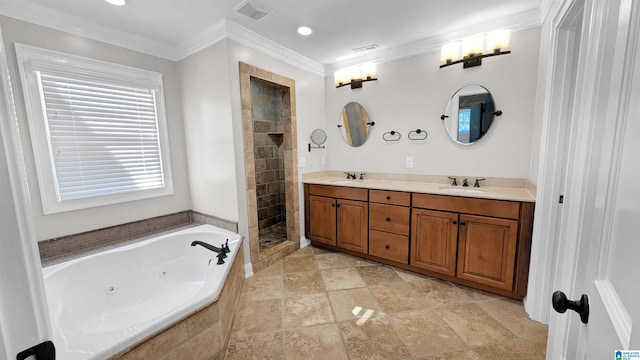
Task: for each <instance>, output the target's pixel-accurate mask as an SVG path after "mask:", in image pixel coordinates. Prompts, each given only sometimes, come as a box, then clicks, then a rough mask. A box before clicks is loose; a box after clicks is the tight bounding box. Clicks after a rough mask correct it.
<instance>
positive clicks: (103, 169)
mask: <svg viewBox="0 0 640 360" xmlns="http://www.w3.org/2000/svg"><path fill="white" fill-rule="evenodd" d="M37 74H38V84H39V87H40V92H41V94H42V99H43V101H44V105H45V111H46V121H47V127H48V131H49V141H50V147H51V153H52V155H53V165H54V169H53V171H54V174H55V177H56V181H57V198H58V200H59V201H64V200H70V199H78V198H86V197H93V196H101V195H105V194H118V193H124V192H129V191H135V190H144V189H154V188H158V187H163V186H164V180H163V176H162V161H161V158H160V144H159V141H158V126H157V122H156V108H155V96H154V93H153V91H152V90H149V89H137V88H128V87H123V86H116V85H110V84H105V83H97V82H91V81H85V80H80V79H73V78H69V77H62V76H56V75H49V74H45V73H43V72H40V71H38V72H37Z"/></svg>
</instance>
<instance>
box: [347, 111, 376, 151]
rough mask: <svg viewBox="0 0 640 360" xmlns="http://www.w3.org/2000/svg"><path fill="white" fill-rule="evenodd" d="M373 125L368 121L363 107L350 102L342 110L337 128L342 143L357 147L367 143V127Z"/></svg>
mask: <svg viewBox="0 0 640 360" xmlns="http://www.w3.org/2000/svg"><path fill="white" fill-rule="evenodd" d="M373 125H375V123H374V122H370V121H369V117H368V116H367V111H366V110H365V109H364V106H362V105H360V104H358V103H357V102H350V103H348V104H347V105H345V106H344V107H343V108H342V112H341V113H340V120H339V121H338V128H339V129H340V134H342V138H343V139H344V141H345V142H346V143H347V144H349V145H350V146H353V147H358V146H360V145H362V144H364V143H365V141H367V137H368V136H369V126H373Z"/></svg>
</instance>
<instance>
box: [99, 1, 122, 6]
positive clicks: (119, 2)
mask: <svg viewBox="0 0 640 360" xmlns="http://www.w3.org/2000/svg"><path fill="white" fill-rule="evenodd" d="M104 1H106V2H108V3H109V4H111V5H115V6H124V5H126V4H127V1H126V0H104Z"/></svg>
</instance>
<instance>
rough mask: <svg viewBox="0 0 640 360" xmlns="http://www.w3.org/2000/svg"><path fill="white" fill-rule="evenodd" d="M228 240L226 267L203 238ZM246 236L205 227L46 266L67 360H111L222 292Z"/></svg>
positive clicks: (57, 335) (57, 340)
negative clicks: (242, 240) (204, 244)
mask: <svg viewBox="0 0 640 360" xmlns="http://www.w3.org/2000/svg"><path fill="white" fill-rule="evenodd" d="M227 239H228V240H229V248H230V250H231V251H230V253H228V254H227V258H226V259H224V262H225V264H223V265H217V262H218V259H217V257H216V256H217V254H216V253H215V252H213V251H211V250H209V249H207V248H205V247H203V246H199V245H198V246H191V243H192V242H193V241H202V242H205V243H208V244H210V245H214V246H216V247H220V245H221V244H223V243H225V241H226V240H227ZM239 245H240V235H238V234H235V233H233V232H230V231H227V230H224V229H221V228H218V227H215V226H211V225H198V226H194V227H192V228H188V229H185V230H180V231H177V232H173V233H169V234H165V235H162V236H158V237H156V238H153V239H149V240H145V241H142V242H138V243H135V244H132V245H127V246H124V247H120V248H117V249H113V250H110V251H106V252H102V253H99V254H95V255H90V256H87V257H84V258H79V259H74V260H71V261H68V262H65V263H62V264H57V265H53V266H50V267H47V268H45V269H44V270H43V272H44V282H45V288H46V293H47V300H48V303H49V314H50V317H51V322H52V326H53V342H54V344H55V346H56V354H57V358H58V359H61V360H80V359H106V358H108V357H109V356H112V355H115V354H117V353H118V352H120V351H122V350H124V349H126V348H127V347H129V346H131V345H133V344H135V343H137V342H139V341H140V340H142V339H144V338H146V337H149V336H150V335H153V334H155V333H157V332H158V331H159V330H161V329H163V328H165V327H167V326H169V325H171V324H173V323H175V322H176V321H178V320H180V319H182V318H184V317H186V316H188V315H190V314H191V313H193V312H195V311H196V310H198V309H200V308H202V307H203V306H205V305H207V304H209V303H211V302H213V301H215V300H217V299H218V297H219V296H220V292H221V291H222V288H223V285H224V281H225V279H226V277H227V274H228V273H229V269H230V268H231V265H232V264H233V259H234V258H235V255H236V253H237V252H238V251H242V249H240V248H239Z"/></svg>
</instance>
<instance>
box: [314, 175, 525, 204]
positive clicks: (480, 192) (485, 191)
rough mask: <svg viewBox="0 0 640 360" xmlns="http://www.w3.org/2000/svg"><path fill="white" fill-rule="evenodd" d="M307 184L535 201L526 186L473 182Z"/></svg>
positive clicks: (332, 180)
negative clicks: (464, 183) (454, 184)
mask: <svg viewBox="0 0 640 360" xmlns="http://www.w3.org/2000/svg"><path fill="white" fill-rule="evenodd" d="M303 183H305V184H318V185H332V186H348V187H355V188H365V189H378V190H392V191H406V192H415V193H423V194H435V195H448V196H463V197H469V198H480V199H495V200H510V201H523V202H535V201H536V199H535V196H534V195H532V194H531V193H530V192H529V191H528V190H527V189H525V188H510V187H496V186H481V187H480V188H474V187H473V184H470V186H469V187H463V186H460V185H458V186H451V185H450V184H442V183H429V182H419V181H400V180H376V179H365V180H346V179H344V178H338V177H315V178H311V179H305V180H303Z"/></svg>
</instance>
